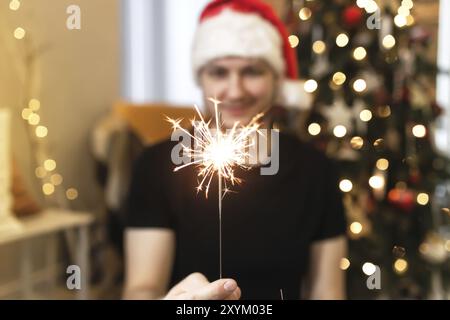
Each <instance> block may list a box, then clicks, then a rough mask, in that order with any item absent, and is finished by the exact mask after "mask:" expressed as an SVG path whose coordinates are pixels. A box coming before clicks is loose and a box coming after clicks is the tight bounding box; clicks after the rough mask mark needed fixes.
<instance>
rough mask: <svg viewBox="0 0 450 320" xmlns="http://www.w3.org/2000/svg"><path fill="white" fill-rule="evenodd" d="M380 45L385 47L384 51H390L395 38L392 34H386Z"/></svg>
mask: <svg viewBox="0 0 450 320" xmlns="http://www.w3.org/2000/svg"><path fill="white" fill-rule="evenodd" d="M382 43H383V47H385V48H386V49H391V48H392V47H393V46H395V38H394V36H393V35H392V34H388V35H386V36H384V38H383V41H382Z"/></svg>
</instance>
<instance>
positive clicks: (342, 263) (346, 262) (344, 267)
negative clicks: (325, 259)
mask: <svg viewBox="0 0 450 320" xmlns="http://www.w3.org/2000/svg"><path fill="white" fill-rule="evenodd" d="M349 267H350V260H348V259H347V258H342V259H341V261H340V263H339V268H340V269H341V270H347V269H348V268H349Z"/></svg>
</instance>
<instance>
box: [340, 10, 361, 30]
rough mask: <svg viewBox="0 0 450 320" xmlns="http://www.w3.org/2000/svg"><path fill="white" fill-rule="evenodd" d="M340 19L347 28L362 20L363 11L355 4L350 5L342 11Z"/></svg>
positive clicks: (356, 24) (358, 23) (357, 24)
mask: <svg viewBox="0 0 450 320" xmlns="http://www.w3.org/2000/svg"><path fill="white" fill-rule="evenodd" d="M342 20H343V21H344V23H345V25H346V26H348V27H349V28H354V27H357V26H359V25H360V24H361V22H362V20H363V12H362V10H361V9H360V8H358V7H357V6H350V7H347V8H345V9H344V11H343V12H342Z"/></svg>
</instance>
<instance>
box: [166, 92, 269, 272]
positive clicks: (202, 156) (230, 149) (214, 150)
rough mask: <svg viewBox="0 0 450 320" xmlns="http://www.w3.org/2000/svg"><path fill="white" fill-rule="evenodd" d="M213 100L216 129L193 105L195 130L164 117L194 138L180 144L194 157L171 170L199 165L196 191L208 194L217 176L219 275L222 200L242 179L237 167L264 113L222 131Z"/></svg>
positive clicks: (245, 164) (244, 165)
mask: <svg viewBox="0 0 450 320" xmlns="http://www.w3.org/2000/svg"><path fill="white" fill-rule="evenodd" d="M209 101H211V102H212V103H214V112H215V129H213V128H211V127H210V126H211V120H209V121H208V122H206V121H205V119H204V118H203V116H202V114H201V113H200V110H199V109H198V107H197V106H196V105H194V107H195V110H196V112H197V114H198V116H199V119H200V120H199V121H196V120H195V119H193V120H192V121H191V124H192V126H193V128H194V134H191V133H190V132H189V131H188V130H186V129H184V128H182V127H181V125H180V123H181V120H180V119H178V120H174V119H170V118H167V121H169V122H170V123H171V124H172V128H173V130H174V131H175V130H182V131H183V132H184V133H186V134H188V135H189V136H190V137H191V138H192V139H193V140H194V148H191V147H190V146H185V145H182V149H183V153H184V155H186V156H188V157H189V158H191V159H193V161H191V162H189V163H186V164H183V165H181V166H178V167H176V168H175V169H174V171H175V172H176V171H178V170H181V169H183V168H185V167H188V166H191V165H194V166H196V167H197V168H198V177H199V178H200V182H199V184H198V186H197V187H196V189H197V192H200V191H204V192H205V196H206V197H208V192H209V187H210V184H211V181H212V179H213V177H214V176H217V182H218V186H219V188H218V204H219V252H220V261H219V265H220V278H222V200H223V198H224V197H225V195H226V194H227V193H228V192H230V189H229V185H230V184H231V185H232V186H233V185H236V184H239V183H241V179H239V178H237V177H236V176H235V175H234V170H235V168H237V167H240V168H244V169H249V168H250V167H249V165H248V159H249V158H250V156H251V155H250V153H249V152H248V150H249V149H250V147H251V146H253V145H254V143H255V142H254V139H252V138H253V137H254V136H255V133H260V132H259V131H258V130H259V127H260V123H259V120H260V119H261V118H262V116H263V114H262V113H261V114H258V115H257V116H255V117H254V118H253V119H252V120H251V121H250V123H249V124H247V125H246V126H240V125H239V122H236V123H235V124H234V125H233V127H232V128H231V130H229V131H228V132H223V131H222V125H221V121H220V113H219V110H218V107H219V104H220V101H218V100H217V99H213V98H210V99H209Z"/></svg>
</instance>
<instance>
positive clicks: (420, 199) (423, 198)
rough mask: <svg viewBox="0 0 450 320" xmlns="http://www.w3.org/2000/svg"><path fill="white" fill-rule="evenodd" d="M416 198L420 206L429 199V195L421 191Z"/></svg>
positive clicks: (425, 203)
mask: <svg viewBox="0 0 450 320" xmlns="http://www.w3.org/2000/svg"><path fill="white" fill-rule="evenodd" d="M416 200H417V203H418V204H420V205H421V206H425V205H427V204H428V201H430V197H429V196H428V194H427V193H425V192H421V193H419V194H418V195H417V199H416Z"/></svg>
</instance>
